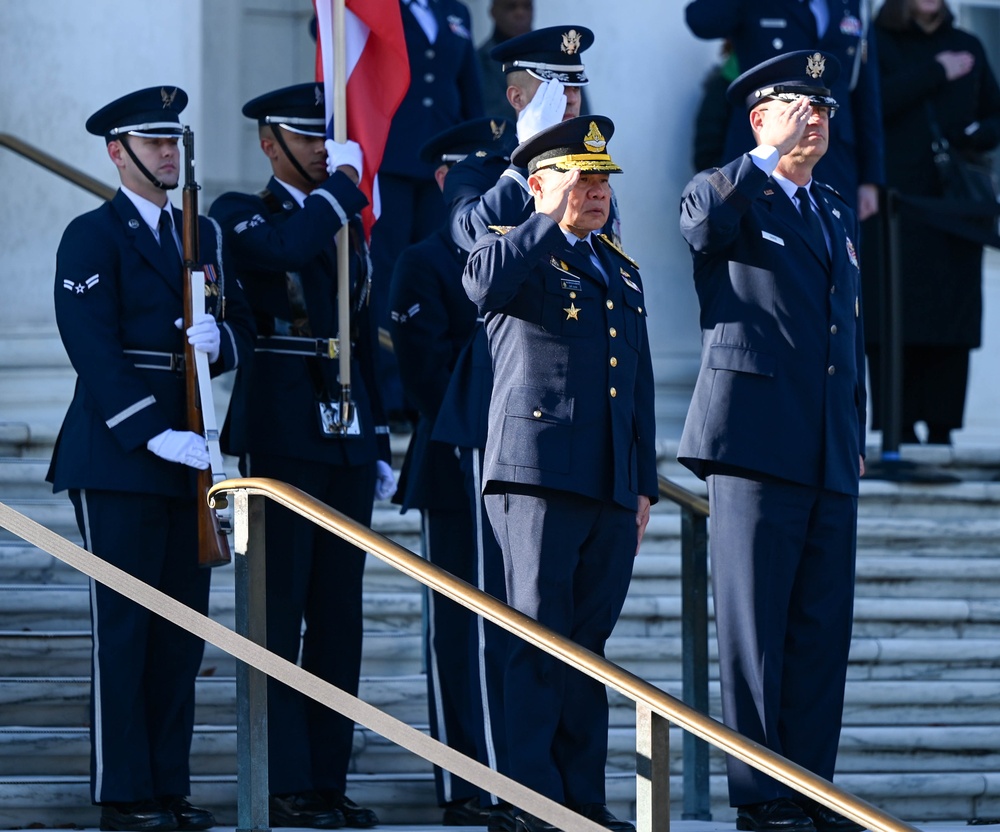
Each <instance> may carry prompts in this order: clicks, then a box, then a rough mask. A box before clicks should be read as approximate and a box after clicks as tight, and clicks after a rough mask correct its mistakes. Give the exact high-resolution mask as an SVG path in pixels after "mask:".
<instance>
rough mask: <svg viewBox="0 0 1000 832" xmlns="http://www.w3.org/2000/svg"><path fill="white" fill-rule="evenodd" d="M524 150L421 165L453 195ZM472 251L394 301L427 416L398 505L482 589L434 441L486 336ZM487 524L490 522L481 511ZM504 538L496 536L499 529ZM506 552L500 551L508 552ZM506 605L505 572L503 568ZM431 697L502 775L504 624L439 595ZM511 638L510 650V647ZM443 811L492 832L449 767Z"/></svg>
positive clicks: (439, 561)
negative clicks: (452, 391) (472, 347)
mask: <svg viewBox="0 0 1000 832" xmlns="http://www.w3.org/2000/svg"><path fill="white" fill-rule="evenodd" d="M516 144H517V140H516V138H515V131H514V125H513V123H512V122H508V121H505V120H504V119H491V118H482V119H474V120H472V121H468V122H464V123H462V124H459V125H457V126H456V127H452V128H451V129H449V130H445V131H444V132H442V133H440V134H439V135H437V136H435V137H434V138H432V139H431V140H430V141H429V142H428V143H427V144H425V145H424V147H423V148H422V149H421V157H422V158H423V159H425V160H427V161H431V162H433V163H435V164H437V168H436V170H435V179H436V180H437V182H438V183H439V185H440V186H441V188H442V189H444V188H445V187H446V186H447V177H448V176H449V175H450V173H449V171H450V170H451V169H452V167H453V165H454V164H456V163H457V162H459V161H461V160H462V159H464V158H465V157H466V156H467V155H468V154H473V155H475V156H477V157H479V158H483V157H486V156H487V155H493V156H506V157H507V158H509V155H510V153H511V151H513V149H514V146H515V145H516ZM467 258H468V253H467V252H466V251H464V250H463V249H461V248H459V247H458V246H457V245H456V244H455V243H454V242H453V241H452V239H451V235H450V234H449V231H448V227H447V225H446V224H445V225H442V227H441V228H439V229H438V230H437V231H436V232H435V233H434V234H432V235H431V236H430V237H428V238H427V239H426V240H423V241H422V242H420V243H417V244H416V245H413V246H410V247H409V248H407V249H405V250H404V251H403V253H402V254H401V255H400V257H399V259H398V260H397V261H396V271H395V274H394V275H393V280H392V285H391V287H390V292H389V308H390V314H391V323H390V331H391V332H392V339H393V345H394V346H395V349H396V355H397V356H398V359H399V375H400V380H401V381H402V383H403V390H404V391H405V392H406V394H407V396H408V398H409V399H410V401H412V402H414V403H415V404H416V406H417V408H418V410H419V412H420V420H419V422H418V423H417V426H416V429H415V430H414V433H413V436H412V438H411V440H410V446H409V449H408V450H407V455H406V461H405V462H404V464H403V471H402V473H401V475H400V488H399V491H398V492H397V494H396V497H395V498H394V499H395V500H396V501H398V502H400V503H401V504H402V506H403V510H404V511H405V510H406V509H408V508H419V509H420V512H421V517H422V521H423V540H422V544H423V551H424V556H425V557H426V558H427V559H428V560H430V561H431V562H432V563H434V564H436V565H438V566H441V567H443V568H444V569H447V570H448V571H449V572H451V573H452V574H454V575H456V576H458V577H460V578H462V579H463V580H465V581H467V582H469V583H470V584H472V585H474V586H478V587H479V588H480V589H483V590H486V591H490V592H493V593H494V594H496V590H497V588H498V587H497V586H491V587H490V588H489V589H487V587H486V585H485V582H484V580H483V577H482V574H483V564H482V563H481V561H480V556H481V555H482V547H481V546H479V545H477V543H476V537H475V528H476V526H475V524H474V521H473V516H474V512H473V509H474V508H478V507H479V505H480V501H481V499H482V497H481V495H480V493H479V492H478V491H477V492H476V493H475V495H474V496H475V501H474V502H473V501H472V500H470V499H469V498H468V496H467V494H466V489H465V487H464V478H463V474H462V469H461V467H460V460H459V453H458V448H457V445H456V443H454V442H446V443H443V442H439V441H432V438H431V434H432V432H433V431H434V430H435V425H436V422H437V418H438V414H439V413H440V410H441V406H442V403H443V400H444V397H445V395H446V391H447V390H448V389H449V388H450V386H451V383H452V379H453V374H454V371H455V366H456V361H457V359H458V356H459V354H460V353H461V351H462V349H463V348H464V346H465V344H466V343H467V342H468V340H469V338H470V336H471V334H472V332H473V330H474V329H476V327H477V317H478V311H477V310H476V306H475V304H474V303H472V301H470V300H469V298H468V296H467V295H466V294H465V289H464V288H463V287H462V271H463V269H464V268H465V262H466V259H467ZM479 513H480V514H481V512H479ZM489 534H490V536H491V537H492V535H493V532H492V530H489ZM497 552H499V549H497ZM496 566H497V568H496V573H497V574H498V575H499V578H500V580H499V590H500V597H501V598H502V597H503V578H502V576H503V567H502V561H501V560H500V558H499V557H497V558H496ZM426 608H427V615H426V616H425V622H426V627H427V631H426V632H425V638H426V658H427V693H428V703H429V708H430V721H431V734H432V735H433V736H434V737H435V738H436V739H439V740H440V741H441V742H444V743H446V744H448V745H450V746H451V747H452V748H455V749H457V750H459V751H462V752H463V753H464V754H467V755H468V756H470V757H474V758H477V759H479V761H480V762H482V763H483V764H484V765H488V766H490V767H491V768H493V769H498V767H499V765H498V762H497V756H498V754H499V753H502V749H503V746H504V745H505V743H506V736H505V732H504V727H503V712H502V673H503V663H502V661H500V660H495V659H494V660H490V661H487V659H488V657H487V644H486V639H487V630H489V637H490V640H491V644H490V648H489V649H490V650H491V652H495V649H496V648H495V647H494V646H493V642H494V641H495V640H496V633H495V631H496V630H497V629H498V628H496V627H495V626H494V625H488V623H487V622H483V621H482V620H481V619H480V618H479V616H477V615H475V614H474V613H472V612H470V611H469V610H467V609H465V608H464V607H462V606H461V605H460V604H456V603H454V602H453V601H449V600H448V599H446V598H443V597H440V596H437V595H436V594H435V593H433V592H428V593H427V595H426ZM505 641H506V640H504V643H505ZM434 773H435V780H436V783H437V789H438V802H439V803H440V805H441V806H443V807H444V809H445V812H444V824H445V825H446V826H470V825H473V826H482V825H485V823H486V821H487V817H486V812H487V808H488V805H489V803H490V802H491V798H490V796H489V795H488V794H483V795H480V793H479V790H478V789H477V788H476V787H475V786H473V785H472V784H470V783H468V782H466V781H464V780H462V779H461V778H458V777H456V776H455V775H453V774H452V773H451V772H448V771H445V770H443V769H440V768H438V767H435V769H434Z"/></svg>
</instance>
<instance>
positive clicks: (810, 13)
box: [685, 0, 885, 244]
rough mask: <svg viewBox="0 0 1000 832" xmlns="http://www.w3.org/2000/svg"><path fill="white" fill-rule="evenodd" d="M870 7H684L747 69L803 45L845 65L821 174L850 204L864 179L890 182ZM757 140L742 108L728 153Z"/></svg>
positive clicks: (747, 2)
mask: <svg viewBox="0 0 1000 832" xmlns="http://www.w3.org/2000/svg"><path fill="white" fill-rule="evenodd" d="M868 6H869V3H868V2H867V0H806V1H805V2H804V0H693V2H691V3H689V4H688V6H687V8H686V9H685V17H686V20H687V24H688V27H689V28H690V29H691V31H692V32H694V34H695V35H696V36H697V37H699V38H705V39H713V38H725V39H727V40H729V41H730V42H731V43H732V45H733V53H734V54H735V55H736V60H737V63H738V65H739V67H740V69H741V70H747V69H750V68H751V67H754V66H757V65H758V64H760V63H762V62H763V61H766V60H769V59H771V58H774V57H776V56H778V55H783V54H785V53H788V52H794V51H801V50H812V51H815V50H817V49H818V50H820V51H821V52H823V53H825V54H832V55H833V56H835V57H836V59H837V60H838V62H839V63H840V65H841V66H842V67H843V71H842V72H841V73H840V74H839V76H838V78H837V80H836V81H834V82H832V84H831V85H830V87H829V88H830V94H831V95H832V97H833V98H835V99H836V100H837V101H838V102H840V104H841V107H840V108H839V109H838V110H837V117H836V118H835V119H833V120H832V121H831V122H830V147H829V150H828V151H827V153H826V155H825V156H824V158H823V159H822V160H821V161H820V163H819V164H818V165H817V166H816V176H817V178H818V179H819V180H820V181H821V182H827V183H829V184H830V185H832V186H833V187H834V188H836V189H837V191H839V192H840V193H841V194H843V195H844V196H845V197H846V198H847V200H848V201H849V203H850V205H851V207H852V208H853V207H854V206H855V199H856V196H857V192H858V185H859V184H865V183H868V184H873V185H881V184H883V183H884V182H885V160H884V154H885V151H884V144H883V138H882V133H883V131H882V105H881V101H882V98H881V91H880V84H879V71H878V60H877V57H876V54H875V38H874V37H870V36H869V14H868ZM816 9H818V15H817V11H815V10H816ZM821 24H822V31H820V26H821ZM753 146H754V138H753V134H752V133H751V132H750V128H749V124H748V121H747V118H746V113H745V111H744V110H743V108H742V107H737V108H735V109H734V110H733V111H732V112H731V114H730V119H729V129H728V133H727V138H726V149H725V154H724V156H723V158H725V159H735V158H736V157H737V156H739V155H740V154H741V153H745V152H746V151H748V150H750V149H751V148H753ZM856 243H857V241H855V244H856Z"/></svg>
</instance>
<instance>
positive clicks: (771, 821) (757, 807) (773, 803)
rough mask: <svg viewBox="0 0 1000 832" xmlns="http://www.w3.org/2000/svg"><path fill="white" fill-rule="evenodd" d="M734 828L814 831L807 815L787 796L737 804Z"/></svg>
mask: <svg viewBox="0 0 1000 832" xmlns="http://www.w3.org/2000/svg"><path fill="white" fill-rule="evenodd" d="M736 828H737V829H742V830H746V832H816V827H815V826H813V822H812V821H811V820H810V819H809V816H808V815H807V814H806V813H805V812H803V811H802V809H801V808H800V807H799V806H798V805H797V804H795V803H793V802H792V801H791V800H789V799H788V798H787V797H779V798H776V799H775V800H765V801H764V802H763V803H748V804H747V805H746V806H738V807H737V808H736Z"/></svg>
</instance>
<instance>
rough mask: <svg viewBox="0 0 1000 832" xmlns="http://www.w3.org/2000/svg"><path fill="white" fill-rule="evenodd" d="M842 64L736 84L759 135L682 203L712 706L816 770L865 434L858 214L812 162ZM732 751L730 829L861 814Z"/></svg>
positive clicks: (840, 688) (837, 683)
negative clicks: (715, 660)
mask: <svg viewBox="0 0 1000 832" xmlns="http://www.w3.org/2000/svg"><path fill="white" fill-rule="evenodd" d="M838 71H839V67H838V63H837V60H836V58H835V57H833V56H832V55H829V54H827V53H824V52H818V51H801V52H793V53H790V54H788V55H781V56H778V57H777V58H773V59H771V60H769V61H765V62H764V63H762V64H760V65H759V66H757V67H753V68H751V69H750V70H748V71H747V72H745V73H744V74H743V75H741V76H740V77H738V78H737V79H736V80H735V81H733V83H732V84H731V85H730V87H729V91H728V97H729V100H730V102H731V103H732V104H733V106H734V107H736V108H738V109H740V110H742V111H743V112H744V113H748V116H747V118H748V121H749V123H750V126H751V128H752V130H753V132H754V135H755V136H756V141H757V147H756V149H754V150H753V151H751V152H748V153H744V154H742V155H740V156H738V157H737V158H736V159H734V160H733V161H731V162H729V163H728V164H726V165H723V166H722V167H721V168H719V169H714V170H708V171H704V172H702V173H700V174H699V175H698V176H696V177H695V178H694V179H693V180H692V181H691V183H690V184H689V185H688V186H687V188H686V189H685V191H684V195H683V198H682V201H681V219H680V226H681V232H682V233H683V235H684V238H685V239H686V240H687V242H688V245H689V247H690V249H691V256H692V259H693V261H694V284H695V289H696V291H697V293H698V300H699V303H700V306H701V327H702V333H703V335H702V360H701V369H700V371H699V374H698V379H697V382H696V383H695V389H694V394H693V396H692V400H691V406H690V409H689V410H688V414H687V420H686V422H685V424H684V431H683V434H682V436H681V441H680V446H679V449H678V454H677V455H678V459H679V460H680V461H681V462H682V463H683V464H684V465H686V466H687V467H688V468H690V469H691V470H692V471H694V472H695V473H696V474H697V475H698V476H700V477H703V478H706V479H707V481H708V493H709V499H710V502H711V504H712V516H711V518H710V520H709V524H710V536H711V541H712V550H711V554H712V582H713V589H714V597H715V615H716V624H717V629H718V639H719V666H720V676H721V682H722V712H723V717H724V718H725V721H726V724H727V725H729V726H731V727H732V728H734V729H736V730H737V731H739V732H740V733H741V734H743V735H744V736H746V737H747V738H748V739H750V740H753V741H754V742H758V743H760V744H761V745H763V746H765V747H767V748H769V749H771V750H772V751H775V752H777V753H779V754H782V755H783V756H785V757H788V758H789V759H790V760H792V761H793V762H795V763H798V764H799V765H801V766H803V767H805V768H807V769H809V770H810V771H813V772H815V773H816V774H818V775H819V776H821V777H824V778H826V779H828V780H829V779H832V778H833V773H834V763H835V761H836V758H837V745H838V740H839V736H840V725H841V715H842V710H843V704H844V681H845V677H846V673H847V657H848V650H849V648H850V644H851V623H852V615H853V601H854V559H855V546H856V523H857V495H858V478H859V475H860V473H861V472H862V471H863V468H864V463H863V460H862V456H863V454H864V437H865V375H864V372H865V357H864V340H863V337H862V323H861V304H860V292H861V289H860V272H859V268H858V266H859V263H858V256H857V240H858V220H857V217H856V215H855V213H854V210H853V208H852V207H851V206H849V205H848V204H847V202H845V201H844V199H842V198H841V197H840V196H839V195H838V194H837V193H836V192H835V191H834V190H833V189H832V188H830V187H829V186H826V185H823V184H822V183H819V182H816V181H815V180H814V179H813V169H814V167H815V166H816V163H817V162H818V161H819V159H821V158H822V157H823V156H824V155H825V153H826V149H827V145H828V143H829V142H831V141H832V139H831V136H830V129H829V128H830V123H831V122H830V119H831V116H832V115H833V112H834V111H835V109H836V108H837V106H838V103H839V102H838V101H837V100H836V99H835V97H834V96H833V95H832V94H831V89H832V88H833V87H834V86H835V84H836V81H837V74H838ZM728 766H729V797H730V802H731V803H732V805H733V806H736V807H738V811H737V821H736V824H737V829H740V830H750V832H817V830H818V832H858V830H860V827H859V826H857V824H855V823H853V821H850V820H848V819H846V818H843V817H841V816H840V815H838V814H836V813H835V812H832V811H830V810H829V809H827V808H825V807H824V806H822V805H821V804H818V803H815V802H814V801H811V800H808V799H806V798H803V797H801V796H799V795H797V794H796V793H795V792H794V791H793V790H792V789H791V788H790V787H789V786H787V785H784V784H782V783H779V782H778V781H776V780H773V779H771V778H770V777H768V776H767V775H765V774H763V773H761V772H759V771H757V770H756V769H754V768H752V767H751V766H748V765H747V764H746V763H743V762H740V761H738V760H736V759H735V758H733V757H730V758H729V759H728Z"/></svg>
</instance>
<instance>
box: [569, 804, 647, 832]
mask: <svg viewBox="0 0 1000 832" xmlns="http://www.w3.org/2000/svg"><path fill="white" fill-rule="evenodd" d="M576 811H578V812H579V813H580V814H581V815H583V816H584V817H585V818H587V820H592V821H593V822H594V823H599V824H601V826H603V827H605V828H606V829H611V830H613V832H635V827H634V826H633V825H632V824H631V823H629V822H628V821H627V820H618V818H616V817H615V816H614V815H612V814H611V812H609V811H608V807H607V806H606V805H605V804H603V803H584V804H583V805H582V806H578V807H577V809H576Z"/></svg>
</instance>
